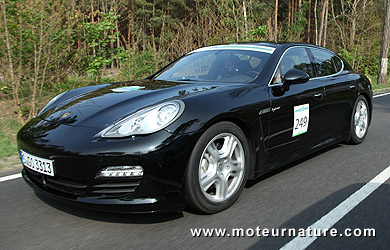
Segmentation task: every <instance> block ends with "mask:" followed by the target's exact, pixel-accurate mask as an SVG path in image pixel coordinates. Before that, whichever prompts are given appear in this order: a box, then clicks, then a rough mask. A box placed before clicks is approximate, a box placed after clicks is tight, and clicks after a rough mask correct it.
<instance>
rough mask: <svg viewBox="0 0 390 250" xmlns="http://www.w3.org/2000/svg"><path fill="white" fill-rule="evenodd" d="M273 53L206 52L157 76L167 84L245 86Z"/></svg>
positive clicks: (198, 52)
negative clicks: (169, 82)
mask: <svg viewBox="0 0 390 250" xmlns="http://www.w3.org/2000/svg"><path fill="white" fill-rule="evenodd" d="M206 48H207V47H206ZM270 55H271V53H267V52H261V51H255V50H239V49H237V50H236V49H205V50H202V49H200V50H196V51H194V52H190V53H188V54H187V55H185V56H183V57H181V58H180V59H178V60H177V61H175V62H173V63H172V64H171V65H169V66H168V67H166V68H165V69H164V70H162V71H161V72H159V73H158V74H156V75H155V76H154V78H153V79H154V80H165V81H210V82H222V83H225V82H226V83H228V82H235V83H245V82H251V81H253V80H254V79H255V78H256V77H257V76H258V75H259V74H260V73H261V71H262V70H263V68H264V65H265V64H266V62H267V60H268V58H269V57H270Z"/></svg>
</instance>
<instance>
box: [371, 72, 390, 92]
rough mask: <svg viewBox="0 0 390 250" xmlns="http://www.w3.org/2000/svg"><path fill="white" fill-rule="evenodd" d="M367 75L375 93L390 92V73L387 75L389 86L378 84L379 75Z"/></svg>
mask: <svg viewBox="0 0 390 250" xmlns="http://www.w3.org/2000/svg"><path fill="white" fill-rule="evenodd" d="M367 77H368V78H369V79H370V81H371V85H372V89H373V91H374V94H382V93H386V92H390V74H389V75H388V76H387V86H383V85H378V77H377V76H367Z"/></svg>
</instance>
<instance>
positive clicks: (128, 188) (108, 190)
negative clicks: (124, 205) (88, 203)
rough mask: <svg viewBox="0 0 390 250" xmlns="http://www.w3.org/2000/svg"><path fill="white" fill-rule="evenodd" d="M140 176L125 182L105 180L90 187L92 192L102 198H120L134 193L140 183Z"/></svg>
mask: <svg viewBox="0 0 390 250" xmlns="http://www.w3.org/2000/svg"><path fill="white" fill-rule="evenodd" d="M140 182H141V181H140V178H137V179H134V180H130V181H128V180H126V182H123V181H122V182H106V183H102V184H97V185H94V186H93V187H92V194H93V195H98V196H102V197H104V198H120V197H124V196H127V195H130V194H132V193H134V191H135V190H136V188H137V187H138V186H139V184H140Z"/></svg>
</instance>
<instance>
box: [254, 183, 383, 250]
mask: <svg viewBox="0 0 390 250" xmlns="http://www.w3.org/2000/svg"><path fill="white" fill-rule="evenodd" d="M365 184H366V183H358V184H353V185H350V186H347V187H345V188H343V189H341V190H339V191H337V192H334V193H332V194H331V195H329V196H327V197H326V198H324V199H322V200H320V201H318V202H317V203H315V204H314V205H312V206H310V207H308V208H306V209H305V210H304V211H303V212H301V213H299V214H298V215H296V216H295V217H293V218H292V219H290V220H288V221H287V222H285V223H283V224H282V225H279V226H278V227H277V228H275V229H274V234H275V233H276V232H278V235H276V236H271V233H270V235H269V236H267V237H264V236H263V237H259V240H258V241H257V242H256V243H255V244H253V245H252V246H251V247H249V248H248V249H250V250H252V249H253V250H255V249H280V248H281V247H283V246H284V245H286V244H287V243H289V242H290V241H291V240H292V239H294V237H288V235H287V232H288V230H291V231H293V232H294V231H295V233H296V235H298V232H299V230H301V229H306V228H308V227H309V226H311V225H312V224H314V223H315V222H317V220H319V219H321V218H322V217H323V216H325V215H326V214H328V213H329V212H330V211H331V210H332V209H334V208H335V207H337V206H338V205H339V204H340V203H342V202H343V201H344V200H345V199H347V198H348V197H350V196H351V195H352V194H353V193H355V192H356V191H357V190H359V189H360V188H361V187H363V186H364V185H365ZM389 195H390V185H388V184H383V185H381V186H380V187H379V188H378V189H377V190H375V191H374V192H373V193H372V194H371V195H369V196H368V197H367V198H366V199H365V200H363V201H362V202H361V203H359V204H358V205H357V206H356V207H354V208H353V209H352V210H351V211H350V212H349V213H348V214H346V215H345V216H344V217H343V218H342V219H341V220H339V221H338V222H336V224H335V225H333V226H332V227H331V228H335V229H337V236H336V237H331V236H330V235H329V234H328V235H327V236H320V237H317V239H316V240H315V241H314V242H313V243H312V244H310V245H309V246H308V247H307V248H306V249H332V250H333V249H343V250H344V249H354V250H355V249H389V244H390V238H389V237H388V236H389V235H390V228H389V226H388V225H389V222H390V213H388V209H389V207H390V199H389ZM259 226H260V225H259ZM260 229H263V228H260ZM267 229H269V230H270V232H271V230H272V229H271V228H267ZM282 229H283V230H284V229H286V231H285V234H284V236H282V233H281V230H282ZM346 229H352V230H355V229H358V231H357V232H358V233H361V234H363V230H364V229H375V236H374V237H363V235H360V236H352V237H347V236H346V235H345V230H346ZM276 230H279V231H276ZM352 232H353V231H352ZM340 234H343V236H341V235H340ZM256 236H257V235H256Z"/></svg>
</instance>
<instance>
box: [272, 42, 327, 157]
mask: <svg viewBox="0 0 390 250" xmlns="http://www.w3.org/2000/svg"><path fill="white" fill-rule="evenodd" d="M292 68H295V69H300V70H302V71H305V72H306V73H307V74H308V75H309V76H310V80H309V81H308V82H306V83H303V84H293V85H290V86H289V88H287V89H286V88H283V87H282V86H283V81H282V79H283V75H284V74H285V73H286V72H287V71H288V70H289V69H292ZM269 95H270V100H271V110H270V132H269V138H268V139H269V140H268V150H269V161H274V160H278V159H280V158H281V157H284V156H286V155H288V154H290V153H292V152H295V151H298V150H299V149H303V148H304V147H307V146H310V145H313V144H315V143H316V142H318V140H319V138H321V132H322V131H323V119H322V112H321V109H322V105H323V102H324V96H325V91H324V86H323V82H322V81H318V80H316V79H315V73H314V68H313V64H312V63H311V60H310V57H309V55H308V52H307V49H306V47H304V46H299V47H291V48H289V49H287V50H286V51H285V52H284V54H283V55H282V57H281V60H280V62H279V64H278V66H277V69H276V71H275V74H274V77H273V80H272V82H271V83H270V84H269ZM291 157H293V158H295V157H294V155H292V156H291Z"/></svg>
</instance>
